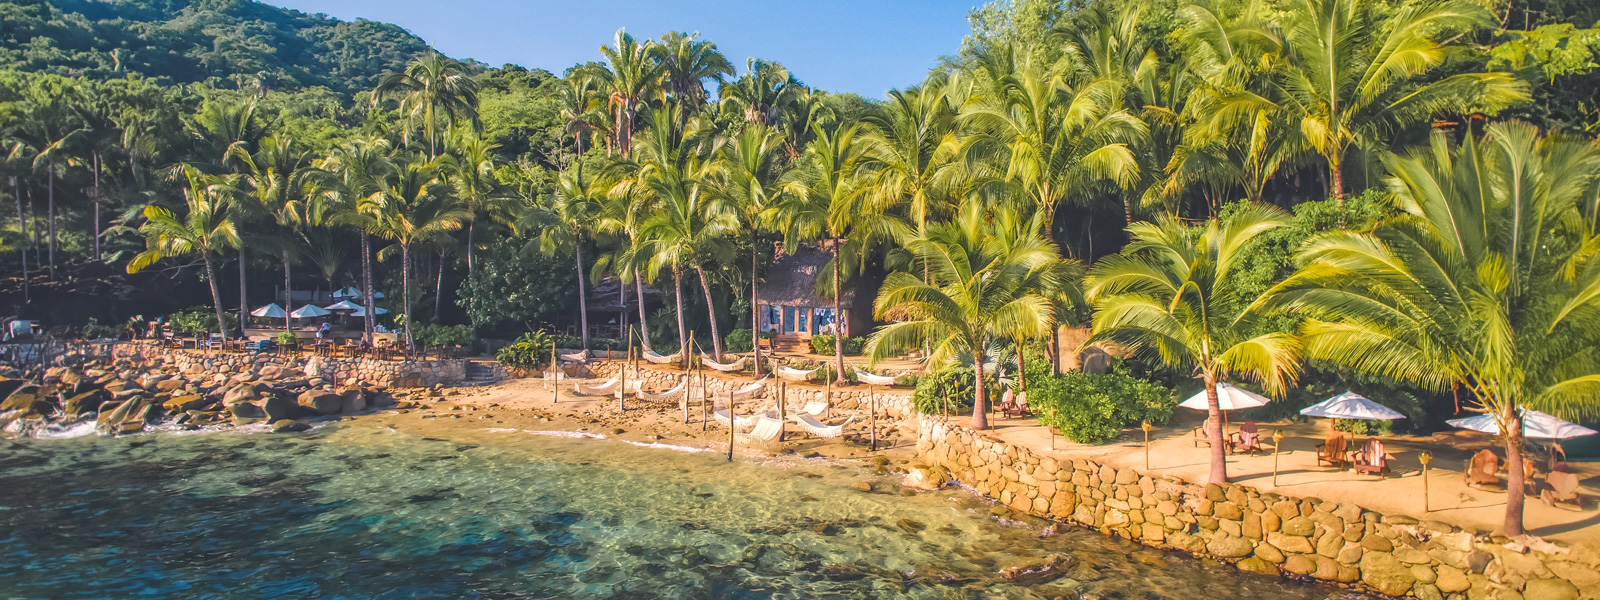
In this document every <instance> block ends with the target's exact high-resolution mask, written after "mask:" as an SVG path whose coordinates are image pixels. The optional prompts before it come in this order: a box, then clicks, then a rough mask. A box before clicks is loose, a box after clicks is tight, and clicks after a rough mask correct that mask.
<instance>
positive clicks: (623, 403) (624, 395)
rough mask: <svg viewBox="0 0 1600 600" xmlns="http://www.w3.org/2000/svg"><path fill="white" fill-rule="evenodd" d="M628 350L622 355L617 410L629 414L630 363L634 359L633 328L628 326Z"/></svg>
mask: <svg viewBox="0 0 1600 600" xmlns="http://www.w3.org/2000/svg"><path fill="white" fill-rule="evenodd" d="M627 340H628V342H627V343H628V349H627V350H625V351H623V355H622V389H619V390H617V409H618V410H620V411H622V412H628V361H629V360H630V359H632V358H633V326H632V325H629V326H628V337H627Z"/></svg>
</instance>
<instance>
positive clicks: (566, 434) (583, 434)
mask: <svg viewBox="0 0 1600 600" xmlns="http://www.w3.org/2000/svg"><path fill="white" fill-rule="evenodd" d="M522 432H523V433H531V434H533V435H548V436H550V437H561V438H592V439H597V440H603V439H606V436H604V435H602V434H598V433H589V432H587V431H539V430H535V429H524V430H522Z"/></svg>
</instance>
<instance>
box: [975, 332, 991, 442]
mask: <svg viewBox="0 0 1600 600" xmlns="http://www.w3.org/2000/svg"><path fill="white" fill-rule="evenodd" d="M974 341H979V340H974ZM972 375H973V381H975V382H977V385H976V386H975V389H973V394H972V421H971V427H972V428H973V429H976V430H978V431H983V430H985V429H988V428H989V386H988V384H987V383H986V382H985V381H984V379H983V350H982V349H980V348H978V347H976V346H974V347H973V349H972Z"/></svg>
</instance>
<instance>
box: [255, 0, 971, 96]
mask: <svg viewBox="0 0 1600 600" xmlns="http://www.w3.org/2000/svg"><path fill="white" fill-rule="evenodd" d="M265 1H266V2H268V3H271V4H277V5H280V6H285V7H288V8H293V9H297V10H300V11H304V12H308V13H319V12H320V13H326V14H327V15H328V16H331V17H336V18H339V19H345V20H351V19H356V18H365V19H370V20H374V21H385V22H389V23H394V24H396V25H399V26H401V27H404V28H406V29H407V30H410V31H411V32H412V33H414V34H416V35H417V36H419V37H421V38H422V39H424V40H426V41H427V42H428V43H431V44H433V45H434V47H436V48H438V49H439V50H440V51H441V52H443V53H445V54H447V55H449V56H452V57H456V58H472V59H476V60H478V61H481V62H484V63H487V64H489V65H492V66H500V65H502V64H505V63H513V64H518V65H522V66H524V67H529V68H533V67H538V68H543V69H546V70H549V71H551V72H553V73H556V74H557V75H559V74H561V72H562V71H563V70H565V69H566V68H567V67H570V66H572V65H574V64H577V63H579V62H583V61H589V60H599V59H600V53H599V51H598V48H599V47H600V46H601V45H602V44H608V43H610V42H611V39H612V36H613V34H615V33H616V31H617V29H619V28H622V27H626V28H627V29H628V32H630V33H632V34H633V35H634V36H635V37H639V38H657V37H659V36H660V35H661V34H662V33H665V32H667V31H672V30H678V31H687V32H696V31H698V32H699V33H700V36H701V37H702V38H704V39H709V40H711V41H713V42H716V44H717V47H718V49H720V50H721V51H722V52H723V54H724V55H726V56H727V57H728V60H729V62H731V63H733V64H734V66H735V68H738V69H739V70H740V71H741V72H743V69H744V64H745V59H746V58H748V57H751V56H754V57H759V58H763V59H767V60H776V61H778V62H781V63H783V64H784V66H786V67H789V70H790V72H792V73H794V74H795V76H797V77H799V78H800V79H801V80H802V81H804V82H806V83H807V84H808V85H811V86H813V87H816V88H820V89H824V90H828V91H835V92H855V93H857V94H861V95H863V96H867V97H869V98H882V97H883V95H884V92H886V91H888V90H889V89H890V88H897V87H904V86H907V85H911V84H914V83H917V82H920V81H922V78H923V76H924V75H926V74H927V72H928V69H929V68H931V67H933V66H934V64H935V63H937V61H938V60H939V57H941V56H945V55H950V54H954V53H955V52H956V51H957V50H958V49H959V48H960V46H961V38H962V37H963V36H965V35H966V33H967V31H968V25H967V19H966V15H967V11H968V10H969V9H970V8H972V7H973V6H975V5H978V4H981V3H982V0H922V1H916V0H811V1H804V0H802V1H788V2H784V1H774V0H743V1H734V0H701V1H699V2H684V1H651V0H577V1H573V0H568V1H566V2H553V1H549V0H474V1H462V0H455V1H448V0H447V1H439V0H265Z"/></svg>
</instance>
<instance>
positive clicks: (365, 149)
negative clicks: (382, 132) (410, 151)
mask: <svg viewBox="0 0 1600 600" xmlns="http://www.w3.org/2000/svg"><path fill="white" fill-rule="evenodd" d="M395 169H396V164H395V161H394V146H392V145H391V144H390V143H389V142H388V141H387V140H383V139H377V140H370V141H368V140H354V141H351V142H349V143H346V144H343V145H341V146H339V147H336V148H334V149H333V150H332V151H331V152H330V153H329V154H328V158H327V159H325V160H323V161H322V164H321V175H319V176H318V177H317V179H316V181H317V185H318V188H319V193H317V194H315V195H313V196H312V197H311V201H310V203H309V204H308V206H307V210H306V213H307V217H308V221H310V222H311V223H312V224H314V225H324V224H326V225H344V226H350V227H354V228H355V229H356V230H357V231H359V232H360V236H359V237H360V239H361V294H362V302H363V303H364V304H365V309H366V310H364V311H362V312H363V313H365V314H366V319H365V328H366V339H367V343H368V344H372V342H373V333H374V332H373V330H374V328H375V326H376V324H377V317H376V315H377V304H376V301H375V299H374V294H373V292H374V290H373V288H372V281H373V279H372V239H371V236H372V234H371V233H370V232H371V230H372V227H373V226H375V223H374V220H373V215H372V213H371V212H370V211H368V210H366V206H365V204H364V201H365V200H366V199H367V198H369V197H371V196H372V195H373V194H376V193H378V190H379V189H380V188H381V187H382V186H383V183H384V182H385V181H387V180H388V179H389V178H390V177H391V176H392V174H393V173H394V172H395Z"/></svg>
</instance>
